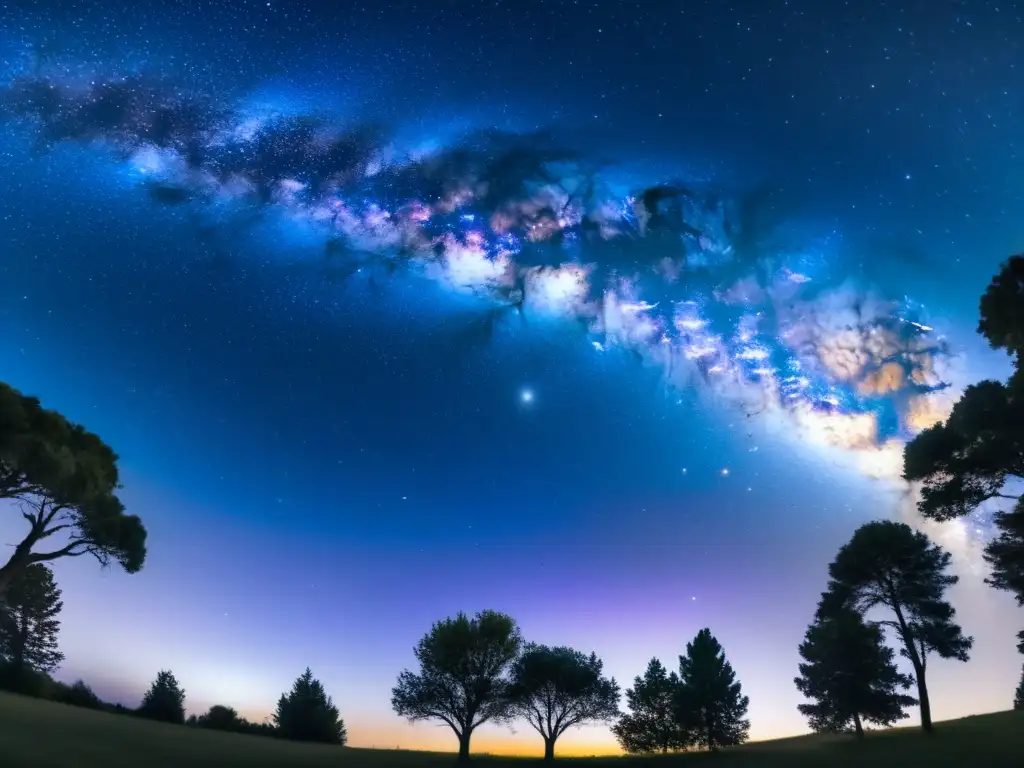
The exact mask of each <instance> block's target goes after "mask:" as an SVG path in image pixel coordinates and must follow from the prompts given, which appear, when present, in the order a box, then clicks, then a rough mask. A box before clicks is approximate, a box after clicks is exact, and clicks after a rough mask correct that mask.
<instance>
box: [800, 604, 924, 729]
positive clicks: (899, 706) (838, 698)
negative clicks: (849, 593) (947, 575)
mask: <svg viewBox="0 0 1024 768" xmlns="http://www.w3.org/2000/svg"><path fill="white" fill-rule="evenodd" d="M894 655H895V654H894V653H893V650H892V649H891V648H889V647H888V646H886V644H885V637H884V635H883V633H882V629H881V627H879V626H878V625H877V624H875V623H873V622H866V621H864V618H863V617H862V616H861V615H860V614H859V613H857V612H856V611H854V610H851V609H848V608H845V607H841V608H838V609H837V610H835V611H834V612H833V613H831V614H823V613H821V612H819V614H818V616H817V618H816V619H815V621H814V623H813V624H811V626H810V627H809V628H808V630H807V634H806V635H805V637H804V641H803V643H801V644H800V656H801V657H802V658H803V660H804V661H803V663H801V664H800V676H799V677H797V678H796V679H795V680H794V682H795V683H796V687H797V689H798V690H799V691H800V692H801V693H802V694H803V695H804V696H806V697H807V698H808V699H812V700H813V701H814V703H812V704H799V705H798V706H797V708H798V709H799V710H800V713H801V714H802V715H804V716H805V717H806V718H807V719H808V721H809V723H810V726H811V728H812V730H815V731H818V732H827V731H841V730H845V729H846V728H848V727H849V726H850V723H851V721H852V722H853V724H854V727H855V729H856V732H857V735H858V736H863V735H864V731H863V729H862V726H861V723H862V721H864V720H867V721H869V722H873V723H877V724H878V725H882V726H887V727H888V726H891V725H893V724H894V723H896V722H898V721H900V720H903V719H904V718H906V717H907V713H906V711H905V709H904V708H905V707H909V706H912V705H914V704H916V703H917V701H916V700H915V699H913V698H911V697H910V696H907V695H905V694H903V693H902V691H904V690H906V689H907V688H909V687H910V685H911V684H912V683H913V679H912V678H910V677H908V676H907V675H904V674H901V673H900V672H899V670H898V669H897V668H896V664H895V663H894V662H893V656H894Z"/></svg>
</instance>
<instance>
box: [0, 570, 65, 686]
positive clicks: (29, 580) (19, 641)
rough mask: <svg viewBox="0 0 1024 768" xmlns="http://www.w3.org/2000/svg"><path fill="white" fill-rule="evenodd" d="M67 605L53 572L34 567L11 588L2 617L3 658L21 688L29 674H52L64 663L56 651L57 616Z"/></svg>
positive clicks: (14, 683) (0, 653) (0, 651)
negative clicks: (61, 597) (20, 682)
mask: <svg viewBox="0 0 1024 768" xmlns="http://www.w3.org/2000/svg"><path fill="white" fill-rule="evenodd" d="M63 607H64V603H63V602H62V601H61V599H60V589H59V588H58V587H57V584H56V582H54V580H53V572H52V571H50V569H49V568H47V567H46V566H45V565H42V564H41V563H35V564H33V565H30V566H28V567H27V568H26V569H25V570H24V571H22V572H21V573H20V574H19V575H18V578H17V579H15V581H14V582H13V583H12V584H11V587H10V590H9V592H8V594H7V606H6V610H5V611H4V613H3V614H2V615H0V656H2V657H3V659H4V661H5V663H6V665H7V667H8V672H9V674H10V683H11V684H12V686H13V687H15V688H18V687H19V681H22V680H24V679H25V678H26V674H27V673H32V672H35V673H47V674H48V673H50V672H52V671H53V670H54V669H56V668H57V667H58V666H60V663H61V662H62V661H64V654H63V653H61V652H60V651H59V650H58V649H57V634H58V632H60V619H58V618H57V617H58V615H59V614H60V612H61V609H62V608H63Z"/></svg>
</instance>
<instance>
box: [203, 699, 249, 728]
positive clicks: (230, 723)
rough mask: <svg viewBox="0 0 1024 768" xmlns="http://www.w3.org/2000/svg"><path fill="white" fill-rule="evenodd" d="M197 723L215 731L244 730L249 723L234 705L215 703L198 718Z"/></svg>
mask: <svg viewBox="0 0 1024 768" xmlns="http://www.w3.org/2000/svg"><path fill="white" fill-rule="evenodd" d="M196 725H197V726H199V727H200V728H209V729H211V730H214V731H242V730H244V729H245V727H246V726H247V725H248V723H246V721H245V719H244V718H242V717H241V716H239V714H238V711H237V710H236V709H235V708H234V707H227V706H224V705H223V704H214V705H213V706H212V707H210V708H209V710H207V711H206V712H205V713H204V714H202V715H200V716H199V717H197V718H196Z"/></svg>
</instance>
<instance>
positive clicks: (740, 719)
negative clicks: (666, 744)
mask: <svg viewBox="0 0 1024 768" xmlns="http://www.w3.org/2000/svg"><path fill="white" fill-rule="evenodd" d="M679 681H680V686H679V692H678V696H677V698H676V707H675V711H676V720H677V722H678V723H679V725H680V726H681V727H683V728H685V729H686V730H687V731H688V732H690V733H691V734H692V735H693V740H694V743H695V744H697V745H698V746H702V747H706V748H707V749H708V750H709V751H711V752H715V751H717V750H718V748H719V747H728V746H733V745H735V744H742V743H743V742H744V741H746V740H747V734H748V732H749V730H750V721H749V720H747V719H746V715H747V706H748V704H749V703H750V700H749V699H748V698H747V697H746V696H744V695H743V692H742V688H741V686H740V684H739V682H738V681H737V680H736V673H735V672H734V671H733V669H732V665H731V664H730V663H729V662H728V661H727V660H726V658H725V651H724V650H723V649H722V646H721V644H719V642H718V640H717V639H716V638H715V636H714V635H712V634H711V630H710V629H707V628H705V629H702V630H701V631H700V632H698V633H697V636H696V637H695V638H694V639H693V641H692V642H689V643H687V644H686V655H685V656H680V657H679Z"/></svg>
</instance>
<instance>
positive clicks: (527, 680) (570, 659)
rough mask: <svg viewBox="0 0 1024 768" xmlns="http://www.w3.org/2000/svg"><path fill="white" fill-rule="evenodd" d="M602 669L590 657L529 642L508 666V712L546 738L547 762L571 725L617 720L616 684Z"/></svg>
mask: <svg viewBox="0 0 1024 768" xmlns="http://www.w3.org/2000/svg"><path fill="white" fill-rule="evenodd" d="M603 668H604V665H603V663H602V662H601V660H600V659H599V658H597V655H596V654H594V653H591V654H590V656H586V655H585V654H583V653H580V652H579V651H575V650H573V649H572V648H565V647H557V648H549V647H548V646H546V645H535V644H532V643H531V644H529V645H527V646H526V648H525V649H524V651H523V654H522V656H520V657H519V658H518V659H517V660H516V661H515V663H514V664H513V665H512V670H511V682H510V685H509V688H508V698H509V700H510V702H511V703H512V711H513V712H514V713H515V714H517V715H519V716H520V717H522V718H523V719H525V720H526V722H528V723H529V724H530V725H531V726H532V727H533V728H534V730H536V731H537V733H539V734H540V735H541V737H542V738H543V739H544V758H545V759H546V760H551V759H553V758H554V756H555V742H556V741H558V737H559V736H561V735H562V734H563V733H565V732H566V731H567V730H569V729H570V728H572V727H573V726H577V725H582V724H583V723H586V722H599V721H608V720H614V719H615V718H616V717H618V715H619V686H618V684H617V683H616V682H615V678H611V679H609V678H606V677H603V676H602V674H601V673H602V671H603Z"/></svg>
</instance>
